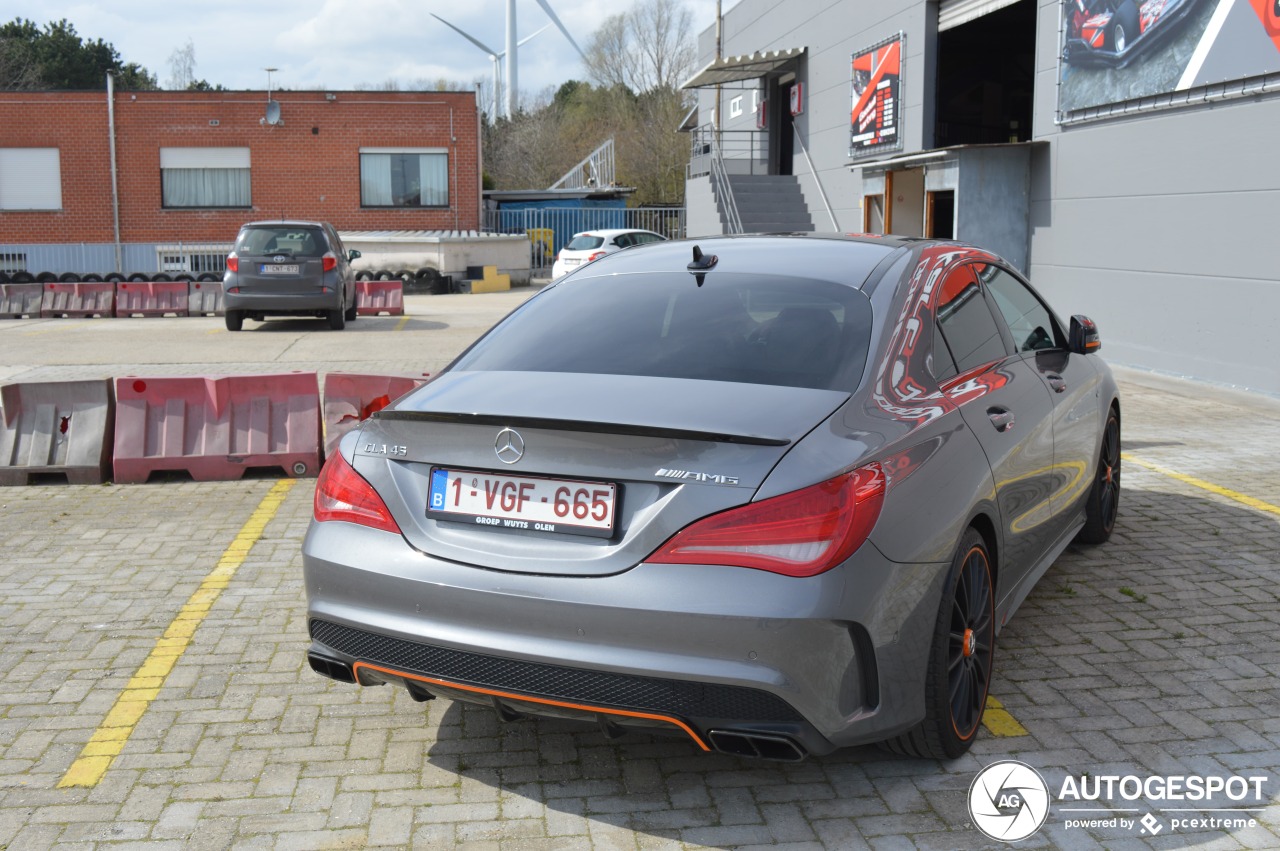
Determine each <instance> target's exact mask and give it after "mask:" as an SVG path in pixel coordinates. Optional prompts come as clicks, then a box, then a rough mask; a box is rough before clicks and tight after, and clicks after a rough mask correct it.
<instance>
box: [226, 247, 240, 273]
mask: <svg viewBox="0 0 1280 851" xmlns="http://www.w3.org/2000/svg"><path fill="white" fill-rule="evenodd" d="M227 271H228V272H239V271H240V258H239V257H237V256H236V253H235V252H234V251H233V252H231V253H230V254H228V255H227Z"/></svg>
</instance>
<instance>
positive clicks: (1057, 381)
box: [1044, 372, 1067, 393]
mask: <svg viewBox="0 0 1280 851" xmlns="http://www.w3.org/2000/svg"><path fill="white" fill-rule="evenodd" d="M1044 380H1045V381H1047V382H1048V383H1049V386H1050V387H1052V388H1053V392H1054V393H1061V392H1062V391H1064V390H1066V389H1067V382H1066V379H1064V378H1063V377H1062V376H1061V375H1058V373H1056V372H1049V373H1045V376H1044Z"/></svg>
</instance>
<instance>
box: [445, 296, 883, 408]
mask: <svg viewBox="0 0 1280 851" xmlns="http://www.w3.org/2000/svg"><path fill="white" fill-rule="evenodd" d="M870 335H871V305H870V303H869V302H868V301H867V298H866V296H865V295H863V294H862V293H861V292H859V291H858V290H856V289H854V288H853V287H850V286H847V285H845V284H838V283H834V282H831V281H822V280H814V279H810V278H787V277H779V276H776V275H757V274H733V273H725V274H715V273H712V274H710V275H707V276H706V278H705V281H704V283H703V285H702V286H698V284H697V282H696V280H695V278H694V276H693V275H689V274H671V273H653V274H640V275H617V276H609V277H596V278H585V279H582V280H578V281H573V280H569V281H565V282H564V283H562V284H560V285H558V286H555V287H552V288H551V289H548V290H546V291H545V292H543V293H542V294H541V295H539V296H538V297H537V298H534V299H531V300H530V301H529V302H527V303H526V304H525V305H524V306H523V307H521V308H520V309H519V310H517V311H516V312H515V313H513V314H512V315H511V316H509V317H508V318H507V319H506V320H505V321H504V322H502V323H501V324H500V325H499V326H498V327H497V328H495V329H494V330H493V331H492V332H490V333H489V334H488V335H486V336H485V337H484V338H482V339H481V340H480V341H479V342H478V343H476V345H475V346H474V347H472V349H471V350H470V351H468V352H467V353H465V354H464V355H463V356H462V357H461V358H460V359H459V360H458V362H457V363H456V364H455V365H454V367H453V368H454V369H458V370H502V371H533V372H566V373H592V374H603V375H647V376H666V377H671V378H696V379H705V380H709V381H735V382H743V383H748V384H776V385H783V386H789V387H812V388H820V389H830V390H846V391H852V390H854V389H855V388H856V387H857V384H858V380H859V378H860V377H861V375H862V368H863V366H864V365H865V363H866V358H867V348H868V344H869V341H870Z"/></svg>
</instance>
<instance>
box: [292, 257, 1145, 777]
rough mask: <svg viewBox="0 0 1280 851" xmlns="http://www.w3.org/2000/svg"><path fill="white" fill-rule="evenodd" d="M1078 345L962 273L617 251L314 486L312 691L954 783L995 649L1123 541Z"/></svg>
mask: <svg viewBox="0 0 1280 851" xmlns="http://www.w3.org/2000/svg"><path fill="white" fill-rule="evenodd" d="M1098 348H1099V340H1098V334H1097V329H1096V327H1095V326H1094V324H1093V323H1092V322H1090V321H1089V320H1088V319H1087V318H1085V317H1083V316H1075V317H1072V318H1071V320H1070V321H1069V322H1065V323H1064V322H1063V321H1061V320H1060V319H1059V318H1058V317H1057V316H1056V315H1055V314H1054V313H1053V311H1052V310H1051V309H1050V308H1049V307H1048V305H1046V304H1045V302H1044V301H1043V300H1042V299H1041V298H1040V297H1039V295H1037V294H1036V292H1035V291H1034V290H1033V289H1032V288H1031V287H1030V286H1029V285H1028V283H1027V282H1026V281H1025V280H1024V279H1023V278H1022V276H1021V275H1019V274H1018V273H1017V272H1015V271H1014V270H1013V269H1012V267H1011V266H1009V265H1008V264H1007V263H1005V262H1004V261H1003V260H1001V259H1000V258H998V257H995V256H993V255H992V254H990V253H987V252H985V251H982V250H980V249H977V248H974V247H971V246H965V245H960V244H956V243H950V242H936V241H930V240H914V239H897V238H893V237H875V238H873V237H834V236H833V237H814V236H749V237H725V238H714V239H704V240H697V241H692V240H686V241H673V242H661V243H655V244H652V245H647V246H640V247H637V248H632V249H626V250H624V251H619V252H617V253H614V254H609V255H607V256H605V257H603V258H601V259H599V260H597V261H595V262H594V263H591V264H588V265H586V266H583V267H582V268H581V269H579V270H578V271H575V272H574V273H572V274H570V275H567V276H566V277H564V278H563V279H561V280H560V281H558V282H557V283H556V284H554V285H552V286H548V287H547V288H546V289H544V290H543V291H542V292H541V293H539V294H538V295H536V296H534V297H533V298H531V299H529V300H528V301H527V302H526V303H525V304H523V305H522V306H521V307H519V308H518V309H516V310H515V311H514V312H512V313H511V314H510V315H509V316H507V317H506V318H505V319H504V320H502V321H501V322H500V323H498V324H497V325H496V326H495V327H494V328H493V329H492V330H490V331H489V332H488V333H486V334H485V335H484V336H483V337H481V338H480V339H479V340H478V341H477V342H476V343H475V344H474V345H472V346H471V348H470V349H468V350H467V351H466V352H464V353H463V354H462V355H461V356H460V357H458V359H457V360H456V361H454V362H453V363H452V364H451V365H450V366H449V367H448V368H447V369H445V370H444V371H443V372H441V373H440V374H439V375H437V376H435V377H434V378H433V379H432V380H431V381H430V382H429V383H427V384H426V385H424V386H423V387H421V388H419V389H418V390H415V391H414V392H412V393H410V394H409V395H407V396H404V397H403V398H401V399H399V400H397V401H396V402H395V403H393V404H392V405H390V406H389V407H387V408H386V409H384V410H383V411H381V412H379V413H377V414H375V415H374V416H373V417H372V418H371V419H369V420H368V421H366V422H365V423H364V425H363V427H362V428H360V429H359V430H358V431H357V432H354V433H352V434H350V435H348V436H347V437H346V438H345V439H344V440H343V441H342V443H341V445H340V451H339V452H337V453H336V454H335V455H334V456H333V457H331V458H329V459H328V461H327V463H326V465H325V467H324V470H323V472H322V473H321V476H320V480H319V482H318V484H317V488H316V496H315V519H314V522H313V523H312V524H311V527H310V530H309V532H308V534H307V537H306V541H305V544H304V546H303V559H304V565H305V573H306V591H307V596H308V600H309V603H308V627H309V630H310V635H311V639H312V644H311V648H310V651H309V653H308V656H309V660H310V663H311V667H312V668H313V669H315V670H316V671H317V672H319V673H321V674H324V675H326V676H328V677H331V678H333V679H335V680H340V681H343V682H348V683H357V684H359V685H363V686H370V685H379V684H384V683H393V684H397V685H399V686H402V687H404V688H407V689H408V690H409V692H410V694H412V695H413V696H414V697H416V698H418V699H421V700H426V699H430V698H432V697H444V698H449V699H454V700H465V701H473V702H479V703H483V704H486V705H489V706H492V707H493V708H494V709H495V710H496V711H497V712H498V713H499V714H500V715H501V716H503V717H504V718H515V717H519V716H521V715H553V716H559V717H570V718H580V719H583V720H586V721H590V722H591V723H594V724H598V725H599V726H600V727H601V728H602V729H603V730H604V731H605V733H606V734H609V735H615V734H617V733H619V732H621V731H623V730H625V729H627V728H631V727H643V728H654V729H661V730H667V731H672V732H674V733H676V734H678V735H682V736H685V737H687V738H688V739H689V740H691V742H692V744H693V745H694V746H695V747H697V748H701V749H703V750H719V751H724V752H728V753H732V754H739V755H744V756H758V757H764V758H768V759H782V760H795V759H802V758H803V757H804V756H805V755H807V754H823V753H828V752H830V751H832V750H833V749H835V748H839V747H844V746H848V745H856V744H862V743H867V742H882V743H884V744H886V746H888V747H889V748H890V749H891V750H895V751H897V752H900V753H906V754H913V755H919V756H932V757H937V758H953V757H956V756H959V755H960V754H962V753H964V752H965V751H966V750H967V749H968V747H969V746H970V744H972V742H973V740H974V738H975V736H976V735H977V734H978V729H979V723H980V721H981V719H982V713H983V708H984V706H985V704H986V699H987V690H988V687H989V685H990V683H991V678H992V667H993V664H994V663H995V660H996V659H997V658H998V655H999V654H998V652H997V642H998V636H999V633H1000V629H1001V626H1002V625H1004V624H1005V623H1006V622H1007V620H1008V618H1009V617H1010V615H1011V614H1012V613H1013V612H1014V610H1015V609H1017V607H1018V605H1019V604H1020V603H1021V602H1022V600H1023V599H1024V598H1025V597H1026V596H1027V594H1028V593H1029V592H1030V590H1031V588H1032V587H1033V585H1034V584H1035V582H1036V581H1037V579H1039V577H1040V576H1041V575H1042V574H1043V573H1044V572H1045V571H1046V570H1047V569H1048V568H1049V566H1050V565H1051V564H1052V563H1053V561H1054V559H1055V558H1057V556H1058V555H1059V554H1060V553H1061V552H1062V550H1063V549H1064V548H1066V547H1067V545H1068V544H1070V543H1071V542H1072V541H1073V540H1077V541H1081V542H1084V543H1098V542H1101V541H1104V540H1106V538H1107V537H1108V536H1109V535H1110V534H1111V530H1112V527H1113V525H1114V523H1115V520H1116V510H1117V506H1118V500H1119V493H1120V402H1119V395H1118V392H1117V389H1116V385H1115V382H1114V380H1113V379H1112V377H1111V373H1110V371H1109V370H1108V368H1107V366H1106V365H1105V364H1104V363H1103V362H1102V360H1101V359H1100V358H1099V357H1098V356H1097V355H1096V354H1095V352H1096V351H1097V349H1098Z"/></svg>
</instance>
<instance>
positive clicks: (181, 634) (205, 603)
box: [58, 479, 297, 789]
mask: <svg viewBox="0 0 1280 851" xmlns="http://www.w3.org/2000/svg"><path fill="white" fill-rule="evenodd" d="M296 481H297V480H296V479H283V480H281V481H279V482H277V483H276V484H275V485H274V486H273V487H272V488H271V490H270V491H268V492H267V495H266V496H265V497H263V498H262V502H260V503H258V507H257V508H256V509H254V512H253V514H251V515H250V516H249V519H248V521H247V522H246V523H245V524H244V526H243V528H241V529H240V534H238V535H236V538H235V540H234V541H232V542H231V546H229V547H227V549H226V552H224V553H223V554H222V558H220V559H219V560H218V564H217V566H216V567H214V569H213V570H212V571H210V572H209V575H208V576H206V577H205V578H204V581H203V582H201V583H200V587H199V588H197V589H196V591H195V593H194V594H192V595H191V597H190V599H188V600H187V602H186V605H184V606H183V607H182V608H181V609H180V610H179V611H178V615H177V617H175V618H174V619H173V622H172V623H171V624H169V628H168V629H166V630H165V631H164V635H162V636H161V637H160V638H158V639H156V646H155V648H154V649H153V650H152V651H151V653H150V655H148V656H147V658H146V660H145V661H144V662H143V663H142V667H140V668H138V670H137V671H135V672H134V674H133V676H132V677H131V678H130V679H129V682H128V683H126V684H125V687H124V691H122V692H121V693H120V696H119V697H118V698H116V702H115V705H114V706H112V707H111V710H110V711H109V712H108V713H107V717H106V718H105V719H103V721H102V724H101V725H100V726H99V727H98V729H97V730H96V731H94V734H93V736H91V737H90V739H89V742H88V744H86V745H85V746H84V749H83V750H82V751H80V756H79V757H77V758H76V761H75V762H73V763H71V767H70V768H68V769H67V773H66V774H64V775H62V779H61V780H59V781H58V788H59V789H66V788H70V787H73V786H86V787H92V786H97V785H98V781H100V780H102V777H103V775H104V774H106V773H107V769H108V768H110V767H111V763H113V762H115V758H116V757H117V756H119V755H120V752H121V751H123V750H124V746H125V743H126V742H128V741H129V737H130V736H132V735H133V730H134V727H136V726H137V724H138V721H139V720H141V718H142V715H143V713H145V712H146V711H147V707H148V706H150V705H151V701H153V700H155V699H156V695H158V694H159V693H160V688H161V687H162V686H163V685H164V681H165V680H166V679H167V678H168V676H169V673H170V672H171V671H172V670H173V667H174V665H176V664H177V663H178V660H179V659H180V658H182V654H183V653H184V652H185V651H186V649H187V646H188V645H190V644H191V638H192V636H194V635H195V632H196V628H197V627H198V626H200V623H201V622H202V621H203V620H204V618H205V615H207V614H209V610H210V609H212V608H213V604H214V603H215V602H216V601H217V599H218V596H219V595H220V594H221V593H222V590H223V589H224V588H226V587H227V585H229V584H230V582H231V577H233V576H235V573H236V570H238V569H239V568H240V565H241V564H243V563H244V560H245V557H246V556H248V555H249V550H250V549H251V548H252V547H253V545H254V544H255V543H257V541H258V539H259V538H261V537H262V533H263V531H264V530H265V529H266V527H267V524H268V523H269V522H271V518H273V517H275V515H276V512H277V511H279V510H280V504H281V503H282V502H284V498H285V496H286V495H287V494H288V493H289V490H290V489H291V488H292V487H293V485H294V483H295V482H296Z"/></svg>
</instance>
